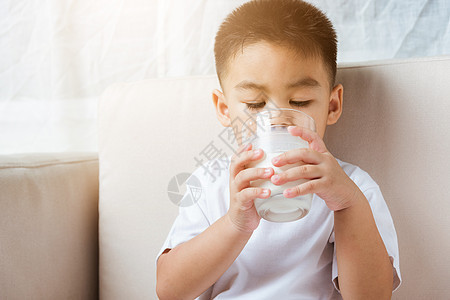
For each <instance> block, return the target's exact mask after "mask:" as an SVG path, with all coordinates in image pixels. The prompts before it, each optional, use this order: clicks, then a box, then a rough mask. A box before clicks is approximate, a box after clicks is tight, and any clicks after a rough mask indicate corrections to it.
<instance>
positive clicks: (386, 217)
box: [329, 186, 402, 292]
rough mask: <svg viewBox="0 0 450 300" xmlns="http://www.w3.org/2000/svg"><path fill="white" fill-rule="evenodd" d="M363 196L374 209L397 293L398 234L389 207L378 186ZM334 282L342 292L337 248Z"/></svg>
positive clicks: (398, 279)
mask: <svg viewBox="0 0 450 300" xmlns="http://www.w3.org/2000/svg"><path fill="white" fill-rule="evenodd" d="M363 194H364V195H365V196H366V198H367V200H368V201H369V204H370V208H371V209H372V214H373V217H374V219H375V224H376V226H377V228H378V232H379V233H380V236H381V238H382V240H383V243H384V246H385V247H386V250H387V253H388V255H389V259H390V261H391V264H392V273H393V278H394V282H393V291H395V290H397V289H398V287H399V286H400V284H401V282H402V279H401V274H400V264H399V263H400V261H399V251H398V242H397V233H396V231H395V227H394V222H393V220H392V217H391V214H390V212H389V208H388V207H387V205H386V202H385V201H384V198H383V195H382V194H381V190H380V188H379V187H378V186H375V187H371V188H368V189H366V190H365V191H364V192H363ZM329 242H330V243H334V230H333V232H332V234H331V236H330V240H329ZM332 281H333V284H334V287H335V288H336V289H337V290H338V291H339V292H340V290H339V285H338V268H337V259H336V247H335V248H334V253H333V265H332Z"/></svg>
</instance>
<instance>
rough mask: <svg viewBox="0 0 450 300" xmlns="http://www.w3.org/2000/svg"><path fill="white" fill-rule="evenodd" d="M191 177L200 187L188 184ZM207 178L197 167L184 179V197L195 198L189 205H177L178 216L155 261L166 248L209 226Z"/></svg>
mask: <svg viewBox="0 0 450 300" xmlns="http://www.w3.org/2000/svg"><path fill="white" fill-rule="evenodd" d="M193 178H195V182H199V183H200V187H199V186H198V185H197V186H193V187H192V186H189V182H194V181H193V180H192V179H193ZM207 179H208V176H206V175H205V174H204V173H203V171H202V169H201V168H198V169H197V170H195V171H194V173H192V174H191V176H190V177H189V178H188V179H187V180H186V192H185V194H184V197H189V196H190V197H191V198H193V197H194V196H193V195H196V196H195V200H194V201H192V204H191V205H188V206H184V207H182V206H180V207H179V210H178V216H177V217H176V219H175V221H174V223H173V224H172V227H171V229H170V231H169V234H168V235H167V238H166V240H165V241H164V244H163V245H162V247H161V250H160V251H159V252H158V255H157V256H156V262H157V261H158V258H159V257H160V255H161V254H162V253H163V252H164V251H165V250H166V249H173V248H175V247H176V246H178V245H180V244H182V243H184V242H187V241H189V240H190V239H192V238H193V237H195V236H196V235H198V234H200V233H202V232H203V231H204V230H205V229H206V228H208V227H209V226H210V221H209V220H208V217H207V203H206V191H207V183H208V180H207ZM192 188H193V189H195V191H192V190H191V189H192ZM199 188H200V190H199ZM199 191H200V193H199ZM183 199H184V198H183Z"/></svg>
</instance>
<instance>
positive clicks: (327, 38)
mask: <svg viewBox="0 0 450 300" xmlns="http://www.w3.org/2000/svg"><path fill="white" fill-rule="evenodd" d="M260 41H266V42H269V43H275V44H279V45H283V46H287V47H289V48H291V49H293V50H294V51H296V52H300V53H302V54H304V55H306V56H307V57H309V56H318V57H320V58H321V59H322V60H323V62H324V65H325V67H326V69H327V71H328V72H329V80H330V87H331V88H332V87H333V86H334V81H335V78H336V55H337V36H336V31H335V30H334V28H333V24H332V23H331V21H330V20H329V19H328V18H327V17H326V15H325V14H324V13H323V12H322V11H320V10H319V9H318V8H316V7H315V6H313V5H311V4H309V3H307V2H304V1H301V0H253V1H250V2H246V3H244V4H242V5H241V6H239V7H238V8H236V9H235V10H233V11H232V12H231V13H230V14H229V15H228V16H227V17H226V19H225V20H224V21H223V23H222V24H221V25H220V27H219V30H218V32H217V34H216V38H215V43H214V56H215V62H216V72H217V76H218V77H219V81H220V84H221V85H222V81H221V78H223V77H224V76H226V73H227V70H228V64H229V63H230V62H231V60H232V59H233V58H234V57H235V55H236V54H237V53H238V51H239V50H243V48H244V47H245V46H248V45H251V44H254V43H257V42H260Z"/></svg>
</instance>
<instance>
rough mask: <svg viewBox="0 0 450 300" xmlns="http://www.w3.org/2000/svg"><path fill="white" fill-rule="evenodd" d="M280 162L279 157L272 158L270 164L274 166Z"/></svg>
mask: <svg viewBox="0 0 450 300" xmlns="http://www.w3.org/2000/svg"><path fill="white" fill-rule="evenodd" d="M279 161H280V158H279V157H274V158H273V159H272V163H274V164H276V163H277V162H279Z"/></svg>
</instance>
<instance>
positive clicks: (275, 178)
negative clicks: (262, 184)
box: [272, 175, 280, 181]
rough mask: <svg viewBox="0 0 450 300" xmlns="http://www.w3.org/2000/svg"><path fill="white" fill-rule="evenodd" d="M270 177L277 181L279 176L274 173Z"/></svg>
mask: <svg viewBox="0 0 450 300" xmlns="http://www.w3.org/2000/svg"><path fill="white" fill-rule="evenodd" d="M272 179H273V180H274V181H278V180H279V179H280V176H278V175H274V176H272Z"/></svg>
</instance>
